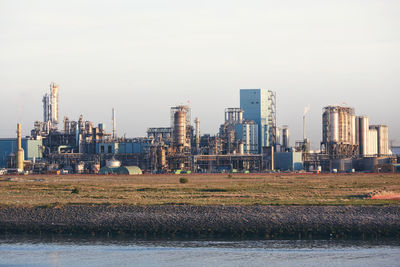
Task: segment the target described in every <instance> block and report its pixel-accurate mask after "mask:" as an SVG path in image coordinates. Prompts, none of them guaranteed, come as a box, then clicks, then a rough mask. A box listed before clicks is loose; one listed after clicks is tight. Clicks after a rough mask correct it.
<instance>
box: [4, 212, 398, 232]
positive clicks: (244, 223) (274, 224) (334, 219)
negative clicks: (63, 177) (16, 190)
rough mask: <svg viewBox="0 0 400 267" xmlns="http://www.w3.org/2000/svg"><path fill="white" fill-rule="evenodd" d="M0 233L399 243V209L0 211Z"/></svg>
mask: <svg viewBox="0 0 400 267" xmlns="http://www.w3.org/2000/svg"><path fill="white" fill-rule="evenodd" d="M0 234H2V235H7V234H33V235H46V234H61V235H64V234H67V235H90V236H131V237H144V238H147V237H148V238H258V239H280V238H288V239H371V238H391V239H400V206H189V205H178V206H174V205H161V206H114V205H66V206H62V207H0Z"/></svg>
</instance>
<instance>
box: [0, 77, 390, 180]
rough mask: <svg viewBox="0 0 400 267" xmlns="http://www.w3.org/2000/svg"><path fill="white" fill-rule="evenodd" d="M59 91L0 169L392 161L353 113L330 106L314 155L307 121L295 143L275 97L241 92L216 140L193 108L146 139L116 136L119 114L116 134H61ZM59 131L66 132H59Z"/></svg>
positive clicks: (375, 130) (315, 166) (285, 166)
mask: <svg viewBox="0 0 400 267" xmlns="http://www.w3.org/2000/svg"><path fill="white" fill-rule="evenodd" d="M58 93H59V89H58V86H57V85H56V84H55V83H51V85H50V93H48V94H46V95H45V96H44V97H43V121H36V122H35V123H34V127H33V129H32V130H31V134H30V136H27V137H25V138H22V136H21V125H20V124H18V127H17V138H16V139H15V138H8V139H0V167H7V168H9V170H14V171H15V172H24V171H30V172H34V173H43V172H61V173H100V174H139V173H141V172H142V171H143V172H149V173H169V172H175V173H190V172H239V171H241V172H264V171H301V170H303V169H306V170H321V171H333V170H337V171H348V170H352V169H355V170H358V171H372V170H375V169H376V168H377V166H378V167H379V166H381V167H382V166H383V165H384V164H388V163H390V162H392V161H393V158H392V157H391V151H390V149H389V141H388V140H389V137H388V135H389V134H388V127H387V126H384V125H369V119H368V117H366V116H359V117H357V116H356V115H355V111H354V109H353V108H350V107H342V106H327V107H325V108H324V110H323V114H322V142H321V151H318V152H313V151H311V150H310V140H309V139H308V138H307V137H306V131H305V122H306V117H305V116H306V111H305V112H304V114H303V140H302V141H296V142H295V145H294V146H291V144H290V133H289V126H287V125H283V126H282V127H278V126H277V123H276V95H275V92H273V91H270V90H267V89H241V90H240V107H231V108H226V109H225V111H224V113H225V114H224V115H225V117H224V121H223V123H222V124H221V125H220V128H219V131H218V133H217V134H215V135H210V134H203V135H202V134H201V129H200V119H199V118H197V117H196V118H195V119H194V121H193V124H192V119H191V117H192V116H191V113H192V111H191V108H190V107H189V106H188V105H178V106H173V107H171V108H170V122H169V126H168V127H150V128H148V129H147V134H146V136H145V137H135V138H126V137H125V136H123V137H118V135H117V123H116V110H115V109H114V108H112V116H111V120H112V129H111V131H110V132H111V133H109V132H108V131H107V130H106V127H105V124H104V123H98V124H94V123H93V122H91V121H89V120H85V119H84V117H83V115H81V116H80V117H79V118H78V119H77V120H70V119H69V117H67V116H65V117H64V120H63V129H59V114H58V105H59V103H58V101H59V98H58ZM60 128H61V127H60Z"/></svg>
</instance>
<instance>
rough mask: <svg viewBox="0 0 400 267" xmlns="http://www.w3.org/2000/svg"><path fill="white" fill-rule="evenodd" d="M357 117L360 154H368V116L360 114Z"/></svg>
mask: <svg viewBox="0 0 400 267" xmlns="http://www.w3.org/2000/svg"><path fill="white" fill-rule="evenodd" d="M357 119H358V137H359V140H358V143H359V145H360V146H359V147H360V155H362V156H366V155H367V154H368V143H369V140H368V139H369V118H368V117H367V116H360V117H358V118H357Z"/></svg>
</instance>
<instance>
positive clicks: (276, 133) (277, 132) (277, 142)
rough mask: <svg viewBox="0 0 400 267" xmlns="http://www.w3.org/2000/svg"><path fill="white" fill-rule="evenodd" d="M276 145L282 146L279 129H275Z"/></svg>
mask: <svg viewBox="0 0 400 267" xmlns="http://www.w3.org/2000/svg"><path fill="white" fill-rule="evenodd" d="M275 143H276V144H277V145H280V144H281V129H279V127H276V128H275Z"/></svg>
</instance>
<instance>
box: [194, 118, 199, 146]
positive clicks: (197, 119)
mask: <svg viewBox="0 0 400 267" xmlns="http://www.w3.org/2000/svg"><path fill="white" fill-rule="evenodd" d="M194 123H195V124H196V153H199V151H200V120H199V118H195V119H194Z"/></svg>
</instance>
